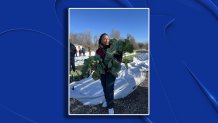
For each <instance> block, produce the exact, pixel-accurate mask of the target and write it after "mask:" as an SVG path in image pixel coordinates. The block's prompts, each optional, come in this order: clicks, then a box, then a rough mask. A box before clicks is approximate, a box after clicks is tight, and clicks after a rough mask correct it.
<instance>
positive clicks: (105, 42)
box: [96, 33, 122, 114]
mask: <svg viewBox="0 0 218 123" xmlns="http://www.w3.org/2000/svg"><path fill="white" fill-rule="evenodd" d="M110 45H111V43H110V39H109V36H108V35H107V34H106V33H103V34H101V36H100V38H99V47H98V49H97V50H96V55H99V56H100V57H101V58H102V59H103V60H104V58H105V55H106V51H107V49H108V48H109V47H110ZM114 58H115V59H117V61H118V62H119V63H121V61H122V54H119V55H116V56H114ZM105 66H107V65H105ZM100 80H101V84H102V87H103V92H104V96H105V99H106V102H104V103H103V105H102V106H103V107H107V109H108V113H109V114H114V109H113V107H114V102H113V100H114V83H115V80H116V76H114V75H113V74H112V73H111V71H110V70H109V69H108V68H107V67H106V68H105V74H101V77H100Z"/></svg>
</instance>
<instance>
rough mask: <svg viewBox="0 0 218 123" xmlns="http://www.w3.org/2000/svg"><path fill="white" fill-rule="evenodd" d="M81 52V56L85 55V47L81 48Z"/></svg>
mask: <svg viewBox="0 0 218 123" xmlns="http://www.w3.org/2000/svg"><path fill="white" fill-rule="evenodd" d="M82 53H83V56H85V53H86V50H85V48H82Z"/></svg>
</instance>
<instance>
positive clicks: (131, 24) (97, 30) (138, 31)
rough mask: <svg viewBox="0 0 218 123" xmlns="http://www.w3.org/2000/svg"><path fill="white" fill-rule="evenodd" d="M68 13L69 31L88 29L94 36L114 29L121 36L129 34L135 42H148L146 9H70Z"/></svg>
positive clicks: (75, 31)
mask: <svg viewBox="0 0 218 123" xmlns="http://www.w3.org/2000/svg"><path fill="white" fill-rule="evenodd" d="M69 14H70V20H69V21H70V32H71V33H72V32H73V33H81V32H85V31H90V32H91V34H92V36H93V37H94V36H95V35H96V36H100V35H101V34H102V33H107V34H109V35H110V33H111V31H112V29H115V30H118V31H119V32H120V34H121V37H124V38H126V36H127V34H131V35H132V36H134V38H135V40H136V41H137V42H145V41H146V42H148V10H147V9H88V10H87V9H70V13H69Z"/></svg>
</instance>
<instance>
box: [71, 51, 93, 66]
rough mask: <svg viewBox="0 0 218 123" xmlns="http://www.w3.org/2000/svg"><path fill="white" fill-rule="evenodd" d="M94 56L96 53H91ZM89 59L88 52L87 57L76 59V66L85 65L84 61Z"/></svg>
mask: <svg viewBox="0 0 218 123" xmlns="http://www.w3.org/2000/svg"><path fill="white" fill-rule="evenodd" d="M94 55H95V52H94V51H91V56H94ZM87 58H89V52H86V53H85V56H83V55H82V56H77V57H75V66H80V65H83V63H84V60H85V59H87Z"/></svg>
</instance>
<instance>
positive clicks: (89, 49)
mask: <svg viewBox="0 0 218 123" xmlns="http://www.w3.org/2000/svg"><path fill="white" fill-rule="evenodd" d="M88 51H89V56H91V48H90V46H89V47H88Z"/></svg>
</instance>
